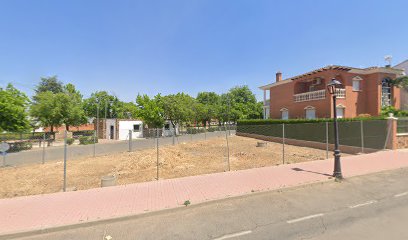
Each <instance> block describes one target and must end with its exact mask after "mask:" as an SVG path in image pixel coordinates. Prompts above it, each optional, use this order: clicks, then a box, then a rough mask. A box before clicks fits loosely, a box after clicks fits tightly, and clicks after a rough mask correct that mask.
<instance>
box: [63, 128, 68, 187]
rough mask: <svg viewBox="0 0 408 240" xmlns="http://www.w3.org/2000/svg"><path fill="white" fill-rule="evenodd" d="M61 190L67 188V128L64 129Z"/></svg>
mask: <svg viewBox="0 0 408 240" xmlns="http://www.w3.org/2000/svg"><path fill="white" fill-rule="evenodd" d="M62 190H63V191H64V192H65V191H66V190H67V130H65V131H64V186H63V188H62Z"/></svg>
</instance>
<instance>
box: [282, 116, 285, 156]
mask: <svg viewBox="0 0 408 240" xmlns="http://www.w3.org/2000/svg"><path fill="white" fill-rule="evenodd" d="M282 162H283V164H285V124H284V123H282Z"/></svg>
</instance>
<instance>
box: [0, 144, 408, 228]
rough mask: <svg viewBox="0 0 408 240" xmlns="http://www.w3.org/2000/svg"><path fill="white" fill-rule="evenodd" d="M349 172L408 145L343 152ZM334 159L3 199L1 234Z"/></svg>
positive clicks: (246, 188)
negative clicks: (348, 154)
mask: <svg viewBox="0 0 408 240" xmlns="http://www.w3.org/2000/svg"><path fill="white" fill-rule="evenodd" d="M342 167H343V173H344V175H345V177H351V176H357V175H364V174H368V173H374V172H379V171H384V170H391V169H397V168H402V167H408V151H385V152H378V153H373V154H366V155H358V156H349V157H344V158H342ZM332 170H333V160H332V159H331V160H321V161H314V162H306V163H298V164H290V165H282V166H274V167H265V168H256V169H248V170H242V171H233V172H225V173H215V174H207V175H201V176H192V177H185V178H178V179H167V180H160V181H154V182H145V183H137V184H130V185H124V186H117V187H109V188H97V189H91V190H85V191H77V192H67V193H53V194H45V195H37V196H28V197H18V198H12V199H2V200H0V213H1V214H0V235H6V234H12V233H19V232H26V231H33V230H40V229H47V228H52V227H58V226H65V225H72V224H79V223H83V222H90V221H97V220H102V219H110V218H119V217H124V216H130V215H135V214H140V213H145V212H150V211H157V210H162V209H167V208H176V207H182V206H183V203H184V201H186V200H189V201H190V202H191V203H192V204H196V203H201V202H206V201H210V200H216V199H223V198H227V197H232V196H240V195H244V194H249V193H251V192H253V191H267V190H273V189H279V188H284V187H290V186H298V185H303V184H308V183H312V182H321V181H327V180H329V177H330V175H331V173H332Z"/></svg>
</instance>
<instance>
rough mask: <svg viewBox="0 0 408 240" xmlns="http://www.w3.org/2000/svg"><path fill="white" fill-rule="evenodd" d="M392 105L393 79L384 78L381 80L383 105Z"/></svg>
mask: <svg viewBox="0 0 408 240" xmlns="http://www.w3.org/2000/svg"><path fill="white" fill-rule="evenodd" d="M387 106H391V79H389V78H384V79H383V80H382V82H381V107H387Z"/></svg>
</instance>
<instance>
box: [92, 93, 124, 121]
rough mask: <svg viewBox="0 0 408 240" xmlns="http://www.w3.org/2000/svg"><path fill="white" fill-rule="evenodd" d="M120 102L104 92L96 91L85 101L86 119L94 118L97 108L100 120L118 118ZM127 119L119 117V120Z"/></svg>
mask: <svg viewBox="0 0 408 240" xmlns="http://www.w3.org/2000/svg"><path fill="white" fill-rule="evenodd" d="M120 105H121V104H120V101H119V99H118V98H117V97H116V96H113V95H110V94H109V93H108V92H106V91H97V92H94V93H92V94H91V97H89V98H87V99H85V101H84V110H85V114H86V115H87V116H88V117H96V116H97V114H96V112H97V109H98V108H99V117H100V118H105V115H106V118H119V116H118V115H119V114H118V111H119V108H120V107H121V106H120ZM122 117H123V118H128V117H127V116H126V117H124V116H120V118H122Z"/></svg>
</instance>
